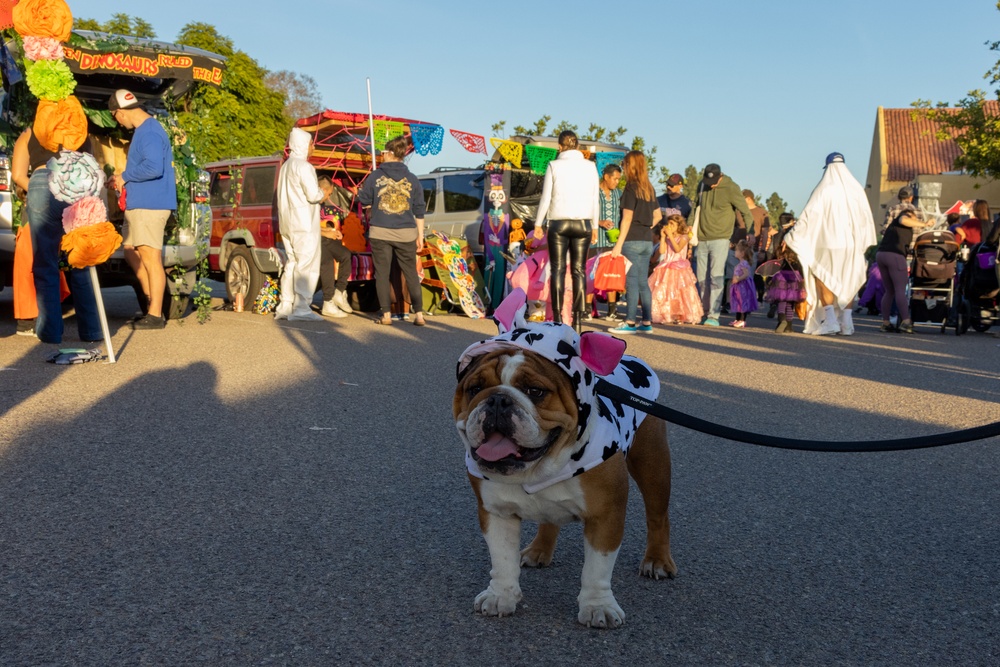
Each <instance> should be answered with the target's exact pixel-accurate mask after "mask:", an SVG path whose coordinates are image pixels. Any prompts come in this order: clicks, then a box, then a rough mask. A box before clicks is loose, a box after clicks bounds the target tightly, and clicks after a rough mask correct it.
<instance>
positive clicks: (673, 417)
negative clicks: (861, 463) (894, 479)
mask: <svg viewBox="0 0 1000 667" xmlns="http://www.w3.org/2000/svg"><path fill="white" fill-rule="evenodd" d="M594 392H595V393H597V394H600V395H601V396H606V397H608V398H610V399H611V400H613V401H618V402H619V403H621V404H623V405H627V406H629V407H631V408H635V409H636V410H641V411H642V412H645V413H647V414H650V415H653V416H654V417H659V418H660V419H663V420H664V421H668V422H670V423H671V424H677V425H678V426H683V427H684V428H689V429H691V430H693V431H700V432H701V433H707V434H709V435H714V436H716V437H718V438H725V439H726V440H735V441H737V442H746V443H749V444H751V445H760V446H761V447H774V448H777V449H794V450H797V451H801V452H898V451H903V450H908V449H927V448H928V447H943V446H945V445H956V444H958V443H961V442H972V441H974V440H984V439H986V438H993V437H996V436H998V435H1000V422H994V423H993V424H986V425H985V426H977V427H975V428H967V429H964V430H962V431H953V432H951V433H938V434H936V435H922V436H918V437H916V438H899V439H896V440H869V441H867V442H864V441H860V442H858V441H854V442H851V441H830V440H799V439H796V438H779V437H776V436H772V435H760V434H758V433H747V432H746V431H741V430H739V429H735V428H730V427H729V426H722V425H721V424H713V423H712V422H708V421H705V420H704V419H698V418H697V417H692V416H691V415H686V414H684V413H683V412H678V411H677V410H672V409H671V408H668V407H667V406H665V405H660V404H659V403H654V402H653V401H648V400H646V399H645V398H642V397H641V396H637V395H636V394H633V393H632V392H630V391H628V390H626V389H622V388H621V387H617V386H615V385H613V384H611V383H610V382H607V381H606V380H598V381H597V384H596V385H595V386H594Z"/></svg>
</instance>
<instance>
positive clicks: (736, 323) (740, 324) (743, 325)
mask: <svg viewBox="0 0 1000 667" xmlns="http://www.w3.org/2000/svg"><path fill="white" fill-rule="evenodd" d="M729 326H731V327H735V328H736V329H746V327H747V323H746V322H744V321H743V320H733V321H732V322H730V323H729Z"/></svg>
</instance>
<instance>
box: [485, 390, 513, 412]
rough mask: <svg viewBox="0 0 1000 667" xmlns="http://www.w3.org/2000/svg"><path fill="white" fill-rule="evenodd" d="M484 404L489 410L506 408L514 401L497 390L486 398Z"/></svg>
mask: <svg viewBox="0 0 1000 667" xmlns="http://www.w3.org/2000/svg"><path fill="white" fill-rule="evenodd" d="M486 405H487V406H488V407H489V408H490V409H491V410H506V409H508V408H509V407H510V406H512V405H514V401H513V400H512V399H511V397H510V396H508V395H507V394H505V393H503V392H499V391H498V392H496V393H495V394H493V395H492V396H490V397H489V398H487V399H486Z"/></svg>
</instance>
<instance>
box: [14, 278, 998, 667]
mask: <svg viewBox="0 0 1000 667" xmlns="http://www.w3.org/2000/svg"><path fill="white" fill-rule="evenodd" d="M104 296H105V301H106V305H107V309H108V314H109V318H110V324H111V329H112V331H113V341H114V345H115V349H116V354H117V356H118V362H117V363H116V364H108V363H105V362H96V363H88V364H82V365H77V366H56V365H54V364H49V363H45V361H44V356H45V355H46V354H47V353H48V350H46V349H45V348H46V347H47V346H44V345H42V344H41V343H39V342H38V341H37V340H34V339H30V338H26V337H23V336H16V335H14V322H13V320H12V314H11V313H12V307H11V293H10V290H6V291H4V292H2V293H0V665H4V666H6V667H11V666H18V665H32V666H35V665H189V664H208V665H472V664H478V665H547V666H548V665H573V666H579V665H583V664H586V665H664V664H671V665H824V666H827V665H893V666H898V665H921V666H924V665H963V666H967V665H997V664H1000V530H998V521H997V514H998V511H1000V476H998V472H997V471H998V470H1000V447H998V445H1000V438H992V439H990V440H985V441H979V442H974V443H968V444H961V445H954V446H949V447H942V448H934V449H925V450H920V451H908V452H895V453H881V454H815V453H805V452H795V451H785V450H776V449H767V448H762V447H755V446H752V445H747V444H740V443H735V442H730V441H725V440H719V439H717V438H714V437H711V436H707V435H702V434H700V433H696V432H694V431H690V430H687V429H683V428H681V427H677V426H671V427H670V428H669V433H670V439H671V447H672V452H673V462H674V487H673V498H672V500H673V502H672V504H671V517H672V520H673V534H672V543H673V555H674V558H675V560H676V562H677V565H678V567H679V568H680V573H679V575H678V577H677V579H675V580H672V581H650V580H646V579H643V578H642V577H640V576H639V575H638V573H637V569H638V565H639V562H640V560H641V558H642V554H643V548H644V523H643V518H642V507H641V502H640V500H639V496H638V493H635V492H633V493H632V495H631V497H630V499H629V517H628V522H627V527H626V535H625V541H624V543H623V546H622V549H621V553H620V556H619V559H618V564H617V566H616V568H615V573H614V578H613V587H614V591H615V594H616V596H617V599H618V602H619V603H620V604H621V606H622V608H623V609H624V610H625V613H626V615H627V619H626V623H625V625H624V626H623V627H622V628H620V629H617V630H604V631H601V630H592V629H587V628H584V627H582V626H580V625H578V624H577V622H576V595H577V593H578V592H579V585H580V568H581V564H582V551H583V547H582V533H581V530H580V526H579V525H571V526H567V527H565V528H564V529H563V531H562V535H561V537H560V541H559V546H558V548H557V551H556V562H555V563H554V564H553V566H552V567H550V568H547V569H543V570H526V571H525V572H524V573H523V575H522V580H521V583H522V588H523V590H524V600H523V602H522V604H521V605H520V606H519V607H518V609H517V613H516V614H515V615H514V616H512V617H510V618H503V619H496V618H485V617H481V616H477V615H476V614H475V613H474V612H473V599H474V597H475V596H476V594H477V593H479V592H480V591H481V590H482V589H483V588H485V587H486V585H487V583H488V581H489V570H490V564H489V556H488V553H487V549H486V545H485V543H484V542H483V539H482V537H481V535H480V533H479V529H478V524H477V520H476V503H475V499H474V497H473V494H472V492H471V490H470V487H469V483H468V480H467V479H466V474H465V468H464V463H463V451H462V445H461V443H460V441H459V439H458V436H457V434H456V432H455V428H454V422H453V420H452V417H451V402H452V392H453V390H454V383H455V366H456V361H457V359H458V356H459V354H460V353H461V351H462V350H463V349H464V348H465V347H466V346H467V345H469V344H470V343H472V342H474V341H476V340H480V339H482V338H483V337H485V336H488V335H491V334H492V333H494V332H495V327H494V326H493V324H492V322H490V321H485V320H470V319H468V318H466V317H464V316H457V315H449V316H437V317H433V318H429V321H428V326H426V327H424V328H418V327H414V326H412V325H410V324H407V323H397V324H396V325H394V326H392V327H379V326H375V325H374V324H372V323H371V321H370V319H369V318H368V317H366V316H362V315H354V316H351V317H349V318H346V319H342V320H330V321H327V322H322V323H298V322H291V323H289V322H275V321H274V320H273V319H272V318H270V317H267V316H260V315H255V314H252V313H249V312H245V313H234V312H229V311H217V312H215V313H213V316H212V319H211V321H210V322H208V323H207V324H204V325H200V324H198V323H197V320H196V319H195V317H194V315H188V316H187V317H186V318H185V319H184V320H182V321H179V322H177V321H172V322H170V323H168V326H167V328H166V329H164V330H163V331H132V330H131V329H129V328H128V326H127V324H126V322H127V319H128V318H129V317H130V316H131V315H132V312H133V311H134V309H135V302H134V297H133V296H132V292H131V290H130V289H127V288H126V289H118V290H105V291H104ZM727 319H728V318H724V321H726V320H727ZM878 323H879V320H877V319H876V318H869V317H860V316H859V317H858V318H857V334H856V335H855V336H852V337H840V336H834V337H824V338H816V337H809V336H804V335H801V334H790V335H776V334H774V333H772V332H771V329H772V328H773V325H774V320H768V319H767V318H766V317H764V315H763V314H762V313H759V314H756V315H753V316H751V318H750V320H749V322H748V328H747V329H746V330H736V329H732V328H730V327H722V328H719V329H708V328H704V327H693V326H682V327H677V326H674V327H665V326H657V327H656V330H655V331H654V332H653V333H652V334H647V335H636V336H632V337H630V338H629V340H628V344H629V353H631V354H635V355H637V356H640V357H642V358H644V359H646V360H647V361H648V362H649V363H650V364H651V365H652V366H653V367H654V368H656V370H657V372H658V373H659V376H660V379H661V382H662V390H661V395H660V400H661V401H662V402H664V403H665V404H667V405H669V406H670V407H672V408H675V409H677V410H681V411H683V412H686V413H689V414H692V415H695V416H698V417H702V418H705V419H709V420H712V421H715V422H718V423H722V424H726V425H729V426H734V427H739V428H743V429H746V430H748V431H752V432H757V433H764V434H772V435H780V436H785V437H795V438H807V439H810V438H811V439H817V440H852V439H856V440H871V441H878V440H880V439H886V438H900V437H908V436H917V435H927V434H933V433H940V432H947V431H951V430H955V429H961V428H968V427H972V426H978V425H982V424H987V423H991V422H997V421H1000V381H998V380H1000V339H998V338H997V337H995V336H993V335H992V333H991V332H987V333H985V334H984V333H975V332H969V333H968V334H967V335H965V336H960V337H958V336H955V335H954V333H953V332H950V331H949V332H948V333H947V334H944V335H942V334H940V333H939V329H938V328H937V327H928V326H919V325H918V327H917V330H918V333H917V334H916V335H913V336H906V335H903V334H883V333H880V332H879V331H878ZM75 337H76V331H75V324H74V320H73V319H72V318H70V319H68V320H67V335H66V340H65V341H64V345H65V346H76V345H79V343H78V342H77V341H76V338H75ZM90 347H93V346H90ZM633 491H634V487H633ZM530 535H531V533H530V532H529V528H527V527H526V528H525V530H524V535H523V539H524V540H525V541H527V540H528V539H530Z"/></svg>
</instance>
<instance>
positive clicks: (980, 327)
mask: <svg viewBox="0 0 1000 667" xmlns="http://www.w3.org/2000/svg"><path fill="white" fill-rule="evenodd" d="M971 325H972V328H973V329H975V330H976V331H978V332H979V333H983V332H984V331H987V330H988V329H989V328H990V326H991V325H990V323H989V322H983V321H982V320H975V321H973V322H972V323H971Z"/></svg>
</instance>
